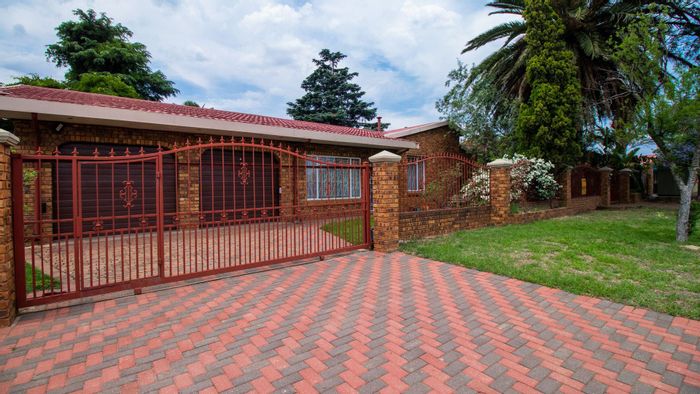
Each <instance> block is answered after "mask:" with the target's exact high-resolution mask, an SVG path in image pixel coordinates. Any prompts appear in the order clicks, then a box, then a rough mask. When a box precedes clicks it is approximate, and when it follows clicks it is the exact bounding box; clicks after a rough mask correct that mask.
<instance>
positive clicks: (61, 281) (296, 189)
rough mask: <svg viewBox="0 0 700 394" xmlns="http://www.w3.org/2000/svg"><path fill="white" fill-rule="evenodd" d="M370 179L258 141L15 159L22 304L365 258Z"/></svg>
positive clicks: (354, 167)
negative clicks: (345, 255) (358, 254)
mask: <svg viewBox="0 0 700 394" xmlns="http://www.w3.org/2000/svg"><path fill="white" fill-rule="evenodd" d="M369 175H370V167H369V164H368V163H366V162H364V163H361V162H359V160H351V159H345V158H336V159H335V160H334V161H324V160H323V158H319V157H315V156H309V155H305V154H303V153H300V152H299V151H295V150H292V149H291V148H289V147H288V146H287V147H283V146H282V145H280V144H276V145H275V144H272V143H270V142H263V141H261V140H258V141H255V140H252V139H251V140H244V139H231V140H228V141H224V140H223V139H221V140H219V141H218V142H215V141H213V140H210V141H209V142H208V143H202V142H201V141H198V142H197V143H196V144H190V143H189V142H187V143H185V144H184V145H183V146H173V147H172V149H170V150H167V151H164V150H162V149H160V148H158V149H157V151H156V152H152V153H148V152H145V151H144V150H143V149H140V150H139V151H138V152H137V153H136V154H134V153H132V152H129V149H128V147H127V148H126V149H125V151H124V152H123V153H122V152H114V151H113V150H112V151H110V152H109V153H108V154H106V155H105V154H100V152H99V151H98V150H97V149H96V150H95V152H94V154H93V155H92V156H81V155H79V153H78V151H77V149H73V151H72V154H70V155H66V154H62V153H60V152H59V150H58V149H56V150H55V151H54V152H53V154H43V153H42V152H41V151H40V150H37V152H36V153H35V154H31V155H13V158H12V185H13V190H12V192H13V205H14V207H13V214H14V225H13V226H14V227H13V232H14V248H15V269H16V273H17V274H16V288H17V295H18V297H17V298H18V305H19V306H20V307H24V306H30V305H37V304H45V303H50V302H55V301H59V300H64V299H70V298H78V297H84V296H89V295H93V294H99V293H105V292H110V291H117V290H124V289H132V288H133V289H135V288H140V287H143V286H147V285H151V284H157V283H164V282H170V281H177V280H182V279H185V278H190V277H196V276H203V275H210V274H214V273H219V272H225V271H232V270H237V269H245V268H252V267H257V266H262V265H268V264H274V263H279V262H284V261H291V260H295V259H302V258H309V257H315V256H324V255H328V254H332V253H337V252H341V251H348V250H353V249H358V248H366V247H368V246H369V243H370V235H369V234H370V230H369V222H370V213H369V210H370V191H369ZM59 184H60V185H62V186H61V187H59V186H58V185H59ZM173 184H174V186H173ZM66 185H68V186H69V187H66ZM204 199H207V201H204ZM68 209H69V210H70V213H71V215H67V214H66V212H65V211H66V210H68ZM61 210H63V212H61ZM27 275H28V276H27Z"/></svg>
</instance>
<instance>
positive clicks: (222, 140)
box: [219, 135, 226, 144]
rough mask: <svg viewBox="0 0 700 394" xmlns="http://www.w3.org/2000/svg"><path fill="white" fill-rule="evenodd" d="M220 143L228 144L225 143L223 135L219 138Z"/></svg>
mask: <svg viewBox="0 0 700 394" xmlns="http://www.w3.org/2000/svg"><path fill="white" fill-rule="evenodd" d="M219 142H220V143H222V144H223V143H224V142H226V141H224V136H223V135H222V136H221V138H219Z"/></svg>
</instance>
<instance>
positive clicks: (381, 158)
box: [369, 151, 401, 252]
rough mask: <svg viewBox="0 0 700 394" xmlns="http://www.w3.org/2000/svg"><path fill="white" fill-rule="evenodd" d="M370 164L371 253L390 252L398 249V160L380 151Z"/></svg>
mask: <svg viewBox="0 0 700 394" xmlns="http://www.w3.org/2000/svg"><path fill="white" fill-rule="evenodd" d="M369 161H370V162H371V163H372V194H373V199H374V250H376V251H378V252H392V251H394V250H396V249H397V248H398V247H399V161H401V156H399V155H395V154H393V153H391V152H387V151H381V152H379V153H377V154H376V155H374V156H372V157H370V158H369Z"/></svg>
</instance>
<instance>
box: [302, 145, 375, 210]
mask: <svg viewBox="0 0 700 394" xmlns="http://www.w3.org/2000/svg"><path fill="white" fill-rule="evenodd" d="M313 158H314V159H316V160H319V161H322V162H324V163H334V164H344V165H357V166H359V165H360V159H359V158H357V157H336V156H314V157H313ZM361 176H362V175H361V171H360V168H359V167H358V168H343V167H332V166H329V165H326V164H319V163H316V162H314V161H310V160H307V161H306V199H307V200H331V199H341V198H360V182H361Z"/></svg>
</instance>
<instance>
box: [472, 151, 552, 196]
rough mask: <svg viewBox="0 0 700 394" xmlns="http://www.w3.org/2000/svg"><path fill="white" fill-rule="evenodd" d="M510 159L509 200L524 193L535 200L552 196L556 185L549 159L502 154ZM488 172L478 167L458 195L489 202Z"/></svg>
mask: <svg viewBox="0 0 700 394" xmlns="http://www.w3.org/2000/svg"><path fill="white" fill-rule="evenodd" d="M504 158H505V159H509V160H511V161H512V162H513V166H512V167H511V169H510V200H511V201H518V200H521V199H523V198H524V197H525V196H526V195H530V196H531V197H534V198H536V199H538V200H550V199H552V198H554V196H555V195H556V193H557V191H558V190H559V188H560V185H559V184H558V183H557V181H556V179H555V178H554V164H552V163H551V162H549V161H546V160H543V159H538V158H528V157H526V156H523V155H519V154H515V155H513V156H511V157H508V156H506V157H504ZM489 181H490V178H489V172H488V170H486V169H481V170H479V171H477V172H476V174H475V175H474V176H473V177H472V178H471V179H470V180H469V182H467V184H466V185H464V187H462V190H461V198H462V199H463V200H465V201H467V202H469V203H471V204H477V205H483V204H487V203H488V202H489V198H490V191H491V190H490V189H491V188H490V185H489Z"/></svg>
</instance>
